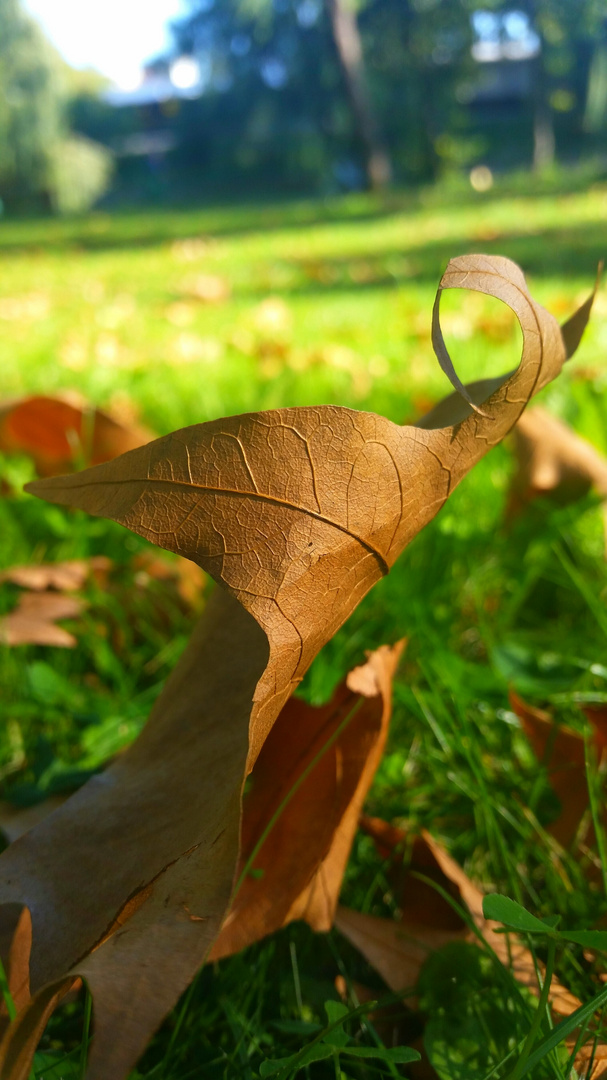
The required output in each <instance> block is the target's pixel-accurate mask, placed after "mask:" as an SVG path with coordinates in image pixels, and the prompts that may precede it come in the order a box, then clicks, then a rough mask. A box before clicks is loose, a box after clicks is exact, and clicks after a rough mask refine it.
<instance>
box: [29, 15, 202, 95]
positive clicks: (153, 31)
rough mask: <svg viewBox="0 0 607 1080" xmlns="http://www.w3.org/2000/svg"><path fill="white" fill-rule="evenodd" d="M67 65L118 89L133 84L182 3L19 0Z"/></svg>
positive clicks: (160, 46) (164, 37) (163, 42)
mask: <svg viewBox="0 0 607 1080" xmlns="http://www.w3.org/2000/svg"><path fill="white" fill-rule="evenodd" d="M24 6H25V7H26V8H27V9H28V10H29V11H30V12H31V14H32V15H34V16H35V17H36V19H37V20H38V22H39V23H40V24H41V25H42V27H43V29H44V31H45V33H46V34H47V36H48V37H49V38H50V39H51V41H52V42H53V44H54V45H55V47H56V48H57V49H58V50H59V52H60V53H61V54H62V55H63V56H64V57H65V59H66V60H67V62H68V63H69V64H71V65H72V66H73V67H94V68H97V70H98V71H101V72H102V73H103V74H104V75H107V76H109V78H111V79H113V80H114V81H115V82H116V83H117V84H118V85H120V86H124V87H128V86H131V85H133V84H136V82H137V73H138V71H139V68H140V66H141V64H142V62H143V61H144V60H148V59H150V58H151V57H152V56H154V55H156V54H157V53H159V52H160V51H161V50H162V49H163V48H165V47H166V45H167V44H168V42H169V37H168V34H167V28H166V24H167V22H168V20H169V19H172V18H174V17H175V16H176V15H178V14H179V13H180V12H181V11H183V4H182V0H24Z"/></svg>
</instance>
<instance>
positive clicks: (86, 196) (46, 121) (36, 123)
mask: <svg viewBox="0 0 607 1080" xmlns="http://www.w3.org/2000/svg"><path fill="white" fill-rule="evenodd" d="M83 80H84V83H85V84H86V85H87V86H88V85H90V83H91V78H89V77H87V76H86V75H84V74H82V75H79V74H77V73H75V72H72V71H71V69H70V68H68V67H67V65H66V64H64V62H63V61H62V60H61V58H60V57H59V55H58V54H57V53H56V52H55V50H54V49H53V48H52V46H51V45H50V44H49V43H48V41H47V40H46V38H45V37H44V35H43V34H42V31H41V30H40V28H39V27H38V26H37V24H36V23H35V22H34V21H33V20H32V19H30V18H29V17H28V16H27V15H26V14H25V12H24V11H23V10H22V8H21V6H20V4H19V0H0V199H1V200H2V203H3V205H4V206H5V207H6V209H7V210H8V211H14V210H16V211H23V210H54V211H56V212H59V213H73V212H79V211H82V210H86V209H88V207H90V206H91V205H92V204H93V203H94V202H95V201H96V200H97V199H98V198H99V196H100V195H102V194H103V192H104V191H105V190H106V188H107V185H108V182H109V178H110V174H111V156H110V155H109V154H108V152H107V150H105V149H104V148H103V147H101V146H98V145H97V144H96V143H94V142H91V141H90V140H88V139H82V138H78V137H77V136H71V135H70V134H69V128H68V123H67V107H68V100H69V94H70V90H76V89H78V90H79V89H80V87H81V85H82V82H83Z"/></svg>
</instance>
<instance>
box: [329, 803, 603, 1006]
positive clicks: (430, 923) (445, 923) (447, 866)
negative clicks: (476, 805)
mask: <svg viewBox="0 0 607 1080" xmlns="http://www.w3.org/2000/svg"><path fill="white" fill-rule="evenodd" d="M361 824H362V825H363V828H364V829H365V831H366V832H368V833H369V834H370V835H371V836H373V838H374V839H376V842H377V844H378V848H379V850H380V851H382V850H383V851H385V850H387V848H388V845H389V844H390V843H391V842H393V841H394V839H395V837H397V838H398V839H397V842H396V847H397V848H398V846H401V848H402V847H404V845H405V844H406V843H407V833H406V831H405V830H404V829H395V828H394V826H391V825H389V824H388V823H387V822H384V821H381V819H378V818H364V819H363V821H362V822H361ZM413 873H416V874H419V873H422V874H423V875H424V876H425V877H427V878H430V879H431V880H433V881H434V882H435V883H436V884H437V885H439V886H440V887H441V888H442V889H443V890H444V891H446V892H447V893H449V894H450V895H451V896H452V898H453V899H454V900H455V901H456V902H457V903H458V904H459V905H460V906H465V907H466V908H467V909H468V911H469V913H470V916H471V918H472V921H473V922H474V925H475V926H476V929H477V931H478V933H479V934H480V936H481V937H482V938H484V939H485V941H486V942H487V944H488V945H490V947H491V948H492V949H493V951H494V953H495V954H496V956H497V957H498V959H499V960H500V961H501V963H502V964H503V965H504V966H505V967H508V968H510V969H511V970H512V973H513V975H514V976H515V978H516V979H517V980H518V982H520V983H521V984H522V985H523V986H526V987H528V989H529V990H531V991H532V993H534V994H536V995H538V996H539V988H538V981H537V974H536V966H535V962H534V959H533V956H532V955H531V953H530V952H529V950H528V949H526V948H525V946H524V945H523V944H522V943H521V941H520V939H519V938H518V937H517V936H516V935H515V934H496V933H494V931H495V930H497V929H499V928H501V924H500V923H497V922H494V921H493V920H491V919H485V917H484V915H483V893H482V892H481V891H480V889H478V888H477V886H476V885H474V884H473V882H472V881H470V878H469V877H468V876H467V875H466V874H465V873H464V871H463V870H462V868H461V867H460V866H458V864H457V863H456V862H455V860H454V859H452V858H451V856H450V855H448V854H447V852H446V851H445V849H444V847H442V845H441V844H439V843H438V841H436V840H435V839H434V838H433V837H432V836H431V835H430V834H429V833H428V832H425V831H424V833H423V834H422V836H421V837H416V838H415V839H414V841H413V844H412V850H411V861H410V863H409V867H408V870H407V873H406V875H405V877H404V878H403V879H402V880H401V881H400V883H399V884H400V888H401V889H402V897H401V896H400V895H399V896H398V898H397V899H398V902H399V904H400V905H401V910H402V915H401V918H400V919H399V920H398V921H395V920H392V919H381V918H377V917H376V916H373V915H364V914H362V913H360V912H358V911H350V910H349V909H348V908H338V911H337V917H336V920H335V925H336V926H337V928H338V929H339V930H340V931H341V932H342V934H344V936H345V937H347V938H348V940H349V941H351V942H352V944H353V945H355V946H356V948H357V949H359V951H360V952H361V953H362V954H363V956H365V958H366V959H367V960H368V961H369V963H370V964H372V965H373V967H375V968H376V970H377V971H378V972H379V974H380V975H381V976H382V978H383V979H384V981H385V982H386V983H387V985H388V986H389V987H390V989H392V990H404V989H406V988H412V987H414V986H415V984H416V982H417V979H418V977H419V973H420V971H421V968H422V966H423V964H424V962H425V961H426V959H427V958H428V955H429V954H430V953H431V952H432V951H433V950H435V949H438V948H440V947H441V946H442V945H446V944H447V943H448V942H451V941H469V942H471V943H473V944H478V937H477V935H476V934H474V933H473V932H472V931H471V930H470V929H469V928H468V927H467V926H466V924H465V923H464V922H463V920H461V919H460V918H459V917H458V916H457V914H456V913H455V912H454V911H453V908H452V907H451V905H450V904H449V903H448V902H447V901H446V900H445V899H444V898H443V897H442V896H441V895H440V894H439V893H438V891H437V890H435V889H434V888H433V887H432V886H431V885H430V884H426V883H425V882H422V881H419V880H418V879H416V878H413V877H410V875H411V874H413ZM539 967H540V970H542V968H541V965H539ZM550 1003H551V1005H552V1009H553V1011H554V1012H555V1013H558V1014H559V1015H561V1016H568V1015H569V1014H570V1013H571V1012H573V1010H574V1009H576V1008H578V1006H579V1005H580V1004H581V1002H580V1001H579V1000H578V999H577V998H576V997H575V996H574V995H573V994H571V993H570V992H569V990H567V989H566V987H564V986H562V984H561V983H559V982H558V980H557V979H553V980H552V984H551V991H550Z"/></svg>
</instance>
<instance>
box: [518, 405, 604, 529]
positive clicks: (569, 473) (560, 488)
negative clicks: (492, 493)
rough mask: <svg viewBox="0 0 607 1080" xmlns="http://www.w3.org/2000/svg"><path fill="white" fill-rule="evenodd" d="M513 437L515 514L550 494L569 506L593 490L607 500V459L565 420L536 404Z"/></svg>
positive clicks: (520, 422) (524, 416)
mask: <svg viewBox="0 0 607 1080" xmlns="http://www.w3.org/2000/svg"><path fill="white" fill-rule="evenodd" d="M513 437H514V445H515V450H516V457H517V472H516V475H515V477H514V479H513V483H512V494H511V498H510V510H511V512H512V511H514V510H517V509H519V508H520V507H521V506H524V505H525V504H526V503H528V502H529V501H531V500H532V499H534V498H536V497H537V496H539V495H546V494H551V495H553V496H554V497H555V498H557V499H558V501H559V502H561V503H567V502H572V501H573V500H575V499H578V498H580V497H581V496H582V495H585V494H586V492H587V491H589V490H590V489H591V488H593V489H594V490H595V491H596V492H597V494H598V495H600V496H601V498H603V499H607V459H606V458H604V457H603V455H602V454H600V453H599V451H598V450H596V449H595V447H594V446H593V445H592V444H591V443H589V442H588V441H587V440H586V439H583V438H582V437H581V436H580V435H576V433H575V432H574V431H572V430H571V428H570V427H568V426H567V425H566V424H564V423H563V422H562V420H558V419H557V418H556V417H555V416H551V415H550V413H548V412H546V410H545V409H542V408H540V407H539V406H537V405H536V406H535V407H534V408H532V409H527V411H526V412H524V413H523V415H522V416H521V418H520V420H519V421H518V423H517V425H516V427H515V428H514V431H513Z"/></svg>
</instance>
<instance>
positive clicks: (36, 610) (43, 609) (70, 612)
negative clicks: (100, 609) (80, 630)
mask: <svg viewBox="0 0 607 1080" xmlns="http://www.w3.org/2000/svg"><path fill="white" fill-rule="evenodd" d="M85 607H86V603H85V601H84V600H79V599H78V598H77V597H76V596H62V595H61V594H58V593H50V592H45V593H41V592H37V593H35V592H27V593H24V594H23V596H21V597H20V598H19V602H18V604H17V607H16V608H15V609H14V611H11V612H10V614H8V615H5V616H4V617H3V618H2V619H0V642H3V643H4V644H5V645H55V646H56V647H58V648H61V649H73V648H74V646H75V645H76V638H75V637H74V635H73V634H70V633H69V631H68V630H64V629H63V627H62V626H57V625H56V624H57V622H58V621H59V620H60V619H75V618H77V616H78V615H80V614H81V613H82V612H83V611H84V609H85Z"/></svg>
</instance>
